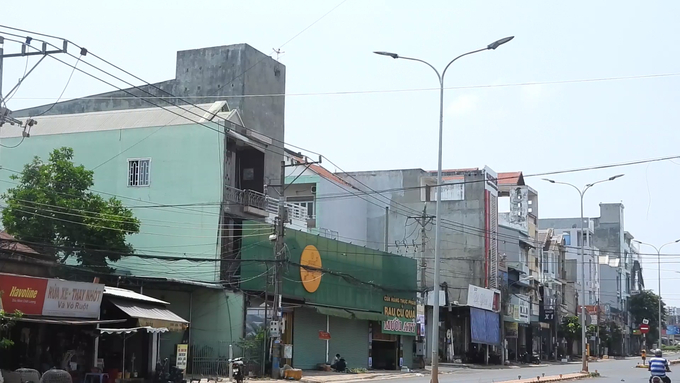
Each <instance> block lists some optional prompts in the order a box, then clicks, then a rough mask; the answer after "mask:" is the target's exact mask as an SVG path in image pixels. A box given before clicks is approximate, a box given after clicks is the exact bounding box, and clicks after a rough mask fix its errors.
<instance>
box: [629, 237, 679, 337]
mask: <svg viewBox="0 0 680 383" xmlns="http://www.w3.org/2000/svg"><path fill="white" fill-rule="evenodd" d="M633 242H636V243H639V244H641V245H647V246H651V247H653V248H654V250H656V256H657V260H658V263H659V348H661V250H663V248H664V247H666V246H668V245H672V244H674V243H678V242H680V239H676V240H675V241H671V242H668V243H664V244H663V245H661V247H659V248H657V247H656V246H654V245H652V244H651V243H647V242H642V241H638V240H637V239H634V240H633Z"/></svg>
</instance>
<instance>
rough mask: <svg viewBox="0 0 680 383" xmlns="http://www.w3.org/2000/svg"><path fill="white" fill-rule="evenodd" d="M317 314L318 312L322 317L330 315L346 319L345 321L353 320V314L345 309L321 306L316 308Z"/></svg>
mask: <svg viewBox="0 0 680 383" xmlns="http://www.w3.org/2000/svg"><path fill="white" fill-rule="evenodd" d="M315 308H316V312H318V313H319V314H321V315H328V316H331V317H338V318H345V319H352V313H351V312H350V311H348V310H345V309H335V308H331V307H321V306H316V307H315Z"/></svg>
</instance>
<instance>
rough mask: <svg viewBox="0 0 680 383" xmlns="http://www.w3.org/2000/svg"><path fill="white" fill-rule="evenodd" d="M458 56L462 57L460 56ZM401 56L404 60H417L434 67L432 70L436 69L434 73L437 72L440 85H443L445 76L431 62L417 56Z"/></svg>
mask: <svg viewBox="0 0 680 383" xmlns="http://www.w3.org/2000/svg"><path fill="white" fill-rule="evenodd" d="M458 57H460V56H458ZM399 58H400V59H403V60H411V61H417V62H419V63H423V64H425V65H427V66H429V67H430V68H432V70H433V71H434V73H436V74H437V79H438V80H439V85H440V86H441V85H443V83H444V78H443V76H442V75H441V74H439V71H438V70H437V68H435V67H434V65H432V64H430V63H429V62H427V61H425V60H421V59H417V58H414V57H405V56H399Z"/></svg>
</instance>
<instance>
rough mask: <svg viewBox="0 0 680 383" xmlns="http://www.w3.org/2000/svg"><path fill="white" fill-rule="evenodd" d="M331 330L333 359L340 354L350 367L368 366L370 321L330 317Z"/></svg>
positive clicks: (330, 349)
mask: <svg viewBox="0 0 680 383" xmlns="http://www.w3.org/2000/svg"><path fill="white" fill-rule="evenodd" d="M329 332H330V333H331V341H330V345H329V348H328V355H329V358H330V359H331V360H332V359H333V357H334V356H335V354H340V355H341V356H342V357H344V358H345V361H347V367H348V368H368V321H365V320H356V319H344V318H338V317H330V331H329ZM325 352H326V350H325V348H324V353H325Z"/></svg>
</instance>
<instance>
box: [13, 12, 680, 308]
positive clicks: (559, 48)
mask: <svg viewBox="0 0 680 383" xmlns="http://www.w3.org/2000/svg"><path fill="white" fill-rule="evenodd" d="M416 4H417V5H416ZM679 12H680V3H679V2H674V1H656V2H645V3H644V4H643V3H640V2H634V1H619V2H616V3H615V4H614V3H611V2H592V1H571V2H566V3H556V2H545V1H523V2H507V1H484V2H482V1H468V2H463V1H452V0H441V1H435V0H429V1H422V2H413V1H402V0H389V1H388V0H344V1H342V0H314V1H312V0H299V1H290V0H289V1H274V0H268V1H264V0H250V1H232V0H224V1H205V0H194V1H192V2H180V1H170V2H168V1H159V0H145V1H143V2H142V1H130V0H120V1H116V2H104V3H97V4H96V5H93V3H92V2H91V1H77V0H64V1H59V2H53V1H47V0H45V1H36V0H24V1H21V2H19V1H16V0H7V1H6V4H5V6H4V7H2V14H1V16H0V24H4V25H10V26H14V27H19V28H23V29H28V30H34V31H38V32H41V33H45V34H50V35H55V36H59V37H63V38H67V39H69V40H72V41H74V42H76V43H77V44H79V45H81V46H84V47H86V48H88V49H89V50H90V51H91V52H94V53H96V54H97V55H99V56H101V57H103V58H105V59H107V60H109V61H111V62H113V63H114V64H116V65H118V66H120V67H122V68H124V69H126V70H128V71H130V72H132V73H133V74H135V75H137V76H139V77H140V78H142V79H144V80H146V81H148V82H157V81H163V80H168V79H172V78H174V74H175V56H176V52H177V51H178V50H185V49H194V48H201V47H209V46H217V45H229V44H236V43H248V44H250V45H252V46H253V47H255V48H256V49H258V50H260V51H262V52H264V53H266V54H271V55H274V57H275V56H276V54H275V53H274V49H275V48H276V49H280V50H281V51H283V53H282V54H281V55H280V57H279V60H280V61H281V62H282V63H284V64H285V65H286V68H287V78H286V88H287V89H286V93H287V96H286V120H285V121H286V122H285V123H286V125H285V130H286V132H285V141H286V142H287V143H290V144H293V145H296V146H300V147H302V148H306V149H309V150H311V151H314V152H318V153H321V154H323V155H324V156H325V157H327V158H329V159H330V160H331V161H333V162H334V163H335V164H337V165H338V166H340V167H341V168H339V169H336V168H334V167H333V166H330V165H327V167H328V168H329V170H344V171H357V170H375V169H396V168H423V169H428V170H434V169H436V167H437V129H438V112H439V109H438V108H439V101H438V97H439V93H438V89H437V88H438V85H439V84H438V81H437V77H436V75H435V73H434V72H433V71H432V70H431V69H430V68H428V67H427V66H425V65H424V64H421V63H417V62H412V61H406V60H394V59H391V58H388V57H383V56H377V55H374V54H372V52H373V51H376V50H379V51H392V52H396V53H398V54H401V55H404V56H410V57H417V58H420V59H423V60H426V61H428V62H430V63H431V64H432V65H434V66H435V67H437V68H438V69H440V70H441V69H442V68H443V67H444V66H445V65H446V64H447V63H448V62H449V61H450V60H451V59H453V58H454V57H456V56H458V55H459V54H462V53H465V52H468V51H471V50H475V49H479V48H483V47H485V46H487V45H488V44H489V43H491V42H493V41H495V40H497V39H500V38H503V37H506V36H515V39H514V40H512V41H511V42H509V43H508V44H505V45H503V46H501V47H499V48H498V49H497V50H495V51H484V52H480V53H477V54H474V55H470V56H467V57H463V58H462V59H460V60H458V61H456V62H455V63H454V64H453V65H452V66H451V67H450V69H449V71H448V72H447V75H446V77H445V86H446V87H447V90H446V92H445V114H444V168H466V167H483V166H485V165H488V166H489V167H491V168H492V169H494V170H495V171H498V172H503V171H523V172H524V174H525V175H531V174H536V173H543V172H551V171H558V170H568V169H576V168H584V167H592V166H598V165H606V164H616V163H622V162H627V161H633V160H645V159H651V158H658V157H664V156H673V155H680V149H678V137H679V136H680V135H679V134H678V128H677V126H676V128H673V127H672V126H673V125H675V124H677V121H678V117H679V116H680V108H678V107H677V100H680V97H679V96H680V86H679V85H680V68H678V64H677V63H678V61H679V59H680V46H678V44H677V39H678V37H677V36H678V35H679V34H678V32H679V31H680V24H678V23H677V15H678V14H679ZM6 45H7V44H6ZM61 58H62V59H64V60H67V61H69V62H70V63H74V61H73V60H70V59H68V58H67V57H61ZM34 60H37V59H34ZM34 60H32V61H31V63H32V62H34ZM93 63H95V62H93ZM25 65H26V61H25V60H23V59H11V60H9V59H8V60H6V61H5V68H4V87H3V88H4V89H5V91H7V90H8V89H9V88H11V86H13V85H14V83H16V81H17V80H18V78H19V77H21V75H22V74H23V72H24V68H25ZM70 74H71V69H70V68H68V67H66V66H65V65H63V64H60V63H58V62H56V61H54V60H45V62H44V63H42V64H41V65H40V66H39V67H38V69H36V71H35V72H34V73H33V74H32V75H31V76H30V77H29V78H28V79H27V80H26V82H25V83H24V84H23V85H22V86H21V88H20V89H19V91H18V92H17V94H16V95H15V96H14V97H13V98H12V99H11V100H10V102H9V107H10V108H11V109H20V108H24V107H29V106H34V105H41V104H46V103H49V102H53V101H55V100H56V99H57V98H58V97H59V95H60V94H61V93H62V91H64V89H65V91H64V94H63V99H68V98H75V97H81V96H86V95H90V94H94V93H100V92H105V91H109V90H111V87H109V86H108V85H105V84H102V83H100V82H98V81H96V80H93V79H91V78H89V77H87V76H85V75H83V74H80V73H77V72H76V73H75V74H74V75H73V78H72V79H71V81H70V83H69V84H68V87H66V88H64V86H65V84H66V82H67V80H68V78H69V75H70ZM115 83H116V85H119V86H121V87H122V86H123V85H122V84H121V83H120V82H115ZM136 83H137V84H139V82H138V81H137V82H136ZM673 100H676V101H673ZM24 145H30V140H27V141H26V143H25V144H24ZM3 150H5V149H3ZM17 150H20V148H19V149H17ZM619 173H625V176H624V177H623V178H620V179H617V180H616V181H614V182H607V183H604V184H601V185H597V186H596V187H594V188H593V189H591V190H589V191H588V193H587V194H586V196H585V214H586V216H592V217H596V216H598V215H599V207H598V204H599V203H601V202H623V203H624V205H625V230H627V231H629V232H630V233H632V234H633V236H634V237H635V238H636V239H638V240H641V241H644V242H649V243H652V244H655V245H657V246H659V245H661V244H664V243H667V242H670V241H674V240H676V239H680V230H678V227H677V225H676V223H677V220H676V215H677V214H678V213H679V212H680V209H678V205H677V198H676V195H675V192H674V191H673V190H675V188H676V187H678V186H680V180H679V179H678V178H676V176H677V175H678V174H679V173H680V159H675V160H673V161H663V162H652V163H648V164H642V165H635V166H626V167H619V168H610V169H605V170H596V171H586V172H576V173H567V174H560V175H555V176H551V177H552V178H554V179H556V180H559V181H565V182H570V183H574V184H575V185H577V186H583V185H585V184H587V183H590V182H593V181H598V180H601V179H604V178H608V177H610V176H612V175H615V174H619ZM526 182H527V183H528V184H529V185H530V186H532V187H533V188H534V189H535V190H537V191H538V193H539V215H540V218H553V217H574V216H578V214H579V196H578V194H577V193H576V191H575V190H573V189H571V188H569V187H567V186H560V185H552V184H549V183H547V182H544V181H542V180H541V177H527V178H526ZM641 250H642V253H645V254H651V253H654V254H656V253H655V251H654V250H653V249H651V248H650V247H642V249H641ZM664 252H666V253H669V255H666V256H664V257H663V258H662V261H661V262H662V265H661V269H662V270H661V276H662V278H661V279H662V292H663V294H662V296H663V297H664V300H665V301H666V302H668V303H669V304H671V305H675V306H680V289H679V288H680V244H677V245H671V246H666V247H665V248H664ZM673 255H678V256H673ZM643 268H644V277H645V283H646V287H647V288H652V289H654V290H655V291H657V290H658V288H657V284H658V281H659V279H658V277H657V270H658V269H657V259H656V256H651V255H644V256H643Z"/></svg>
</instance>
